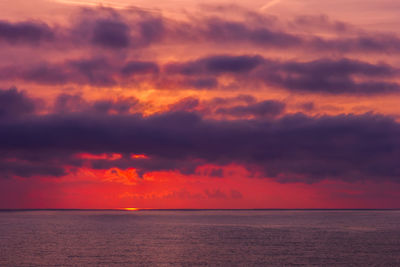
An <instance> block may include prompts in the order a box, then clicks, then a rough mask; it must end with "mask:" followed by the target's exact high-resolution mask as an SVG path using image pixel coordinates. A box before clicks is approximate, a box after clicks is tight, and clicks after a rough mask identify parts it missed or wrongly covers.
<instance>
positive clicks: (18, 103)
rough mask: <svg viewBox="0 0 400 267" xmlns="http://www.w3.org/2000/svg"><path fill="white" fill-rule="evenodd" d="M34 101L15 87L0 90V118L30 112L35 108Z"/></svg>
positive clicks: (18, 115)
mask: <svg viewBox="0 0 400 267" xmlns="http://www.w3.org/2000/svg"><path fill="white" fill-rule="evenodd" d="M36 105H37V103H36V101H35V100H33V99H31V98H30V97H28V96H26V94H25V93H24V92H21V91H18V90H17V88H10V89H8V90H0V119H1V118H7V117H20V116H22V115H27V114H31V113H33V112H34V111H35V109H36Z"/></svg>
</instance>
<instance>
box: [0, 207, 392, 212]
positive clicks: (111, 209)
mask: <svg viewBox="0 0 400 267" xmlns="http://www.w3.org/2000/svg"><path fill="white" fill-rule="evenodd" d="M352 210H353V211H397V210H400V208H246V209H224V208H222V209H218V208H216V209H213V208H182V209H177V208H170V209H160V208H105V209H96V208H9V209H8V208H5V209H0V212H7V211H126V212H134V211H136V212H137V211H352Z"/></svg>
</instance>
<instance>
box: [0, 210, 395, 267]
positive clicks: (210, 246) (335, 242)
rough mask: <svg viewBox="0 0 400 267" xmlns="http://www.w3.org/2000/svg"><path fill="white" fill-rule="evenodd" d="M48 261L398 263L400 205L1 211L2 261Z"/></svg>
mask: <svg viewBox="0 0 400 267" xmlns="http://www.w3.org/2000/svg"><path fill="white" fill-rule="evenodd" d="M46 265H47V266H54V265H61V266H79V265H103V266H121V265H126V266H193V265H196V266H266V265H269V266H271V265H272V266H282V265H306V266H310V265H315V266H321V265H342V266H349V265H353V266H372V265H384V266H400V212H398V211H268V210H265V211H260V210H258V211H245V210H241V211H207V210H204V211H150V210H145V211H134V212H132V211H25V212H0V266H46Z"/></svg>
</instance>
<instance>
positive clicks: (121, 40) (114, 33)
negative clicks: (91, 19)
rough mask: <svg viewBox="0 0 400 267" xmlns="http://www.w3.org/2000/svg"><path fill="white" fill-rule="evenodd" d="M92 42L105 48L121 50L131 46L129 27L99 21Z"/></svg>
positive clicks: (113, 22) (116, 22)
mask: <svg viewBox="0 0 400 267" xmlns="http://www.w3.org/2000/svg"><path fill="white" fill-rule="evenodd" d="M91 42H92V43H93V44H94V45H98V46H102V47H105V48H112V49H120V48H126V47H128V46H129V42H130V37H129V26H128V25H126V24H125V23H123V22H119V21H113V20H105V19H103V20H98V21H96V23H95V25H94V28H93V35H92V39H91Z"/></svg>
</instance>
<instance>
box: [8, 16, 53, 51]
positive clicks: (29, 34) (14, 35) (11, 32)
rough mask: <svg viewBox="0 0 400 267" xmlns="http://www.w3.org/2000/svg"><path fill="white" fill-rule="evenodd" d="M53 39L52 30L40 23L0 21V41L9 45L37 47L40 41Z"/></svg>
mask: <svg viewBox="0 0 400 267" xmlns="http://www.w3.org/2000/svg"><path fill="white" fill-rule="evenodd" d="M54 37H55V34H54V32H53V29H52V28H50V27H49V26H48V25H47V24H45V23H42V22H33V21H25V22H17V23H11V22H8V21H0V41H4V42H7V43H9V44H13V45H14V44H32V45H37V44H38V43H40V42H42V41H51V40H53V38H54Z"/></svg>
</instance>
